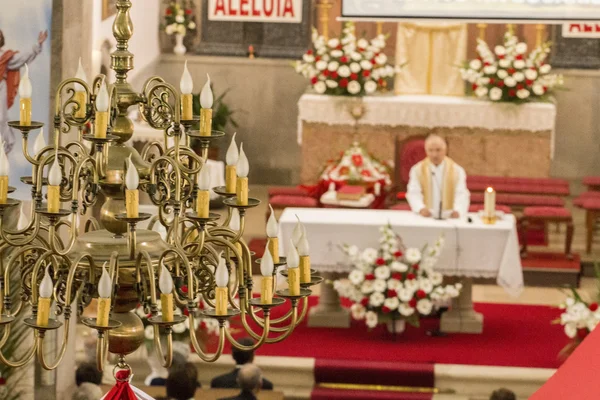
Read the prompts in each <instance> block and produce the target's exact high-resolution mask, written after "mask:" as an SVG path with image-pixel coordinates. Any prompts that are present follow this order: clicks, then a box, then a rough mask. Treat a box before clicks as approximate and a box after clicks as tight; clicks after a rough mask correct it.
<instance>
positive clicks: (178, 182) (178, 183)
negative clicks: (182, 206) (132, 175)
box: [150, 156, 181, 201]
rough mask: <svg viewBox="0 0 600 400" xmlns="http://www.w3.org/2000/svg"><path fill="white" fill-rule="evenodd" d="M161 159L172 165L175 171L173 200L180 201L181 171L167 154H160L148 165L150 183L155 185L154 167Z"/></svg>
mask: <svg viewBox="0 0 600 400" xmlns="http://www.w3.org/2000/svg"><path fill="white" fill-rule="evenodd" d="M161 161H164V162H166V163H167V164H171V166H172V167H173V171H174V172H175V182H174V184H175V201H181V171H180V169H179V167H178V166H177V163H176V162H174V161H173V159H171V158H168V157H167V156H161V157H159V158H157V159H156V160H155V161H154V162H153V163H152V166H151V167H150V183H151V184H153V185H156V168H157V167H158V164H159V163H160V162H161ZM168 200H170V199H168Z"/></svg>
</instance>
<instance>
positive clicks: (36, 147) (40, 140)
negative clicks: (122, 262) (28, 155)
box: [33, 128, 46, 159]
mask: <svg viewBox="0 0 600 400" xmlns="http://www.w3.org/2000/svg"><path fill="white" fill-rule="evenodd" d="M45 147H46V139H45V138H44V128H42V129H40V133H38V135H37V137H36V138H35V142H33V156H34V157H35V158H36V159H37V158H38V157H39V155H40V154H41V152H42V150H44V148H45Z"/></svg>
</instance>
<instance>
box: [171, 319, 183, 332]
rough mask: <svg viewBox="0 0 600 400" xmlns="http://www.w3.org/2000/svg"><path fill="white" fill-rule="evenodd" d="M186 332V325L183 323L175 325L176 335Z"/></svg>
mask: <svg viewBox="0 0 600 400" xmlns="http://www.w3.org/2000/svg"><path fill="white" fill-rule="evenodd" d="M185 330H186V328H185V324H184V323H183V322H182V323H179V324H175V325H173V332H174V333H183V332H185Z"/></svg>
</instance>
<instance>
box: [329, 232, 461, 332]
mask: <svg viewBox="0 0 600 400" xmlns="http://www.w3.org/2000/svg"><path fill="white" fill-rule="evenodd" d="M380 231H381V237H380V239H379V243H380V247H379V249H374V248H366V249H364V250H362V251H360V250H359V249H358V247H356V246H348V245H344V246H343V251H344V252H345V253H346V255H347V256H348V258H349V259H350V261H351V262H352V264H353V266H354V269H353V270H352V271H351V272H350V274H349V275H348V279H347V280H337V281H335V282H334V287H335V289H336V290H337V291H338V293H339V294H340V296H341V297H345V298H348V299H349V300H350V301H352V302H353V304H352V306H351V311H352V317H353V318H354V319H357V320H365V322H366V325H367V326H368V327H369V328H374V327H375V326H377V324H379V323H380V322H384V321H386V322H387V321H390V320H400V319H402V320H405V321H406V322H408V323H409V324H411V325H413V326H419V319H420V317H421V316H427V315H429V314H431V313H432V312H433V311H434V309H435V308H437V307H439V306H440V305H442V304H445V303H446V302H447V301H448V300H449V299H451V298H454V297H458V295H459V293H460V290H461V289H462V285H461V284H460V283H457V284H454V285H443V284H442V282H443V278H444V277H443V276H442V274H440V273H439V272H436V271H434V270H433V267H434V265H435V264H436V262H437V259H438V258H439V256H440V253H441V249H442V247H443V245H444V238H443V237H440V238H439V239H438V240H437V241H436V243H435V244H434V245H433V246H426V247H425V248H424V250H423V251H421V250H419V249H417V248H405V247H404V246H403V244H402V241H401V239H400V237H399V236H397V235H396V234H395V233H394V231H393V230H392V228H391V226H389V225H387V226H383V227H381V228H380Z"/></svg>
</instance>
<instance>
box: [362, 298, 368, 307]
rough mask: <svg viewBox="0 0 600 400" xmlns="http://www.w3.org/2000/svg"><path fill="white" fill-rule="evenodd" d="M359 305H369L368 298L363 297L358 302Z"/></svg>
mask: <svg viewBox="0 0 600 400" xmlns="http://www.w3.org/2000/svg"><path fill="white" fill-rule="evenodd" d="M360 304H362V305H363V306H364V307H366V306H368V305H369V298H368V297H363V298H362V300H361V301H360Z"/></svg>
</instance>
